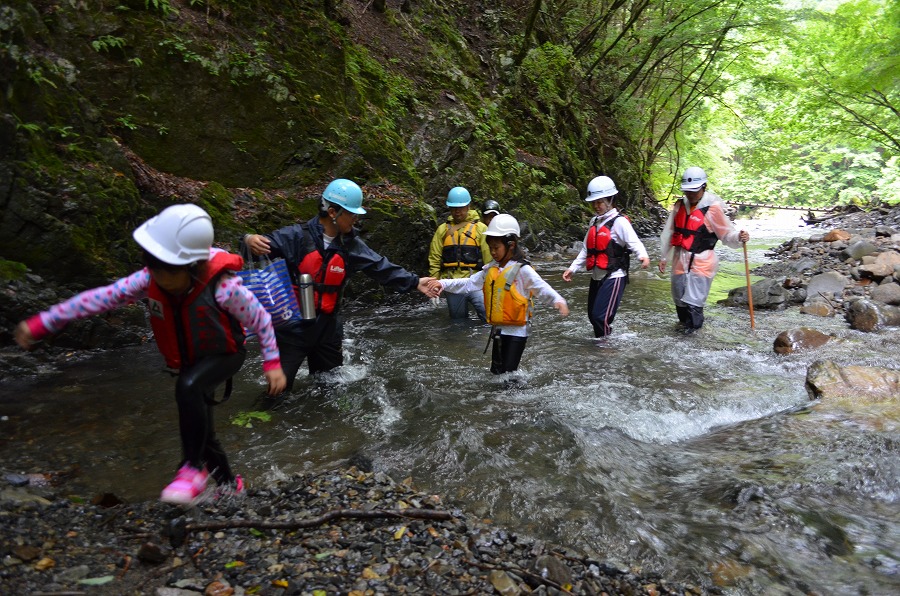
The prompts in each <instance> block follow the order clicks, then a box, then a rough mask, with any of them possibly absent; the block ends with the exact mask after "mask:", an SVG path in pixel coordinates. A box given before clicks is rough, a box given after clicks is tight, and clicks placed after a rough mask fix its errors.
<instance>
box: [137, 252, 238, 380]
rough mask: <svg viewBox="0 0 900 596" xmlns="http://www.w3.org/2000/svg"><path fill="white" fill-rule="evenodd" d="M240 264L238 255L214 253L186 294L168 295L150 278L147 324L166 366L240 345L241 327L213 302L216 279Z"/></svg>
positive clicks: (178, 365)
mask: <svg viewBox="0 0 900 596" xmlns="http://www.w3.org/2000/svg"><path fill="white" fill-rule="evenodd" d="M243 266H244V260H243V259H242V258H241V257H240V256H239V255H235V254H231V253H228V252H217V253H215V254H214V255H213V257H212V258H211V259H210V260H209V261H207V263H206V267H204V268H203V269H202V270H201V275H202V277H200V278H199V279H196V280H195V281H194V286H193V287H192V288H191V290H190V292H188V294H187V295H186V296H177V297H176V296H172V295H171V294H169V293H167V292H165V291H164V290H163V289H162V288H160V287H159V286H158V285H157V283H156V282H155V281H153V280H152V279H151V281H150V287H149V288H148V290H147V302H148V307H149V309H150V327H151V328H152V329H153V335H154V337H155V338H156V346H157V347H158V348H159V351H160V352H161V353H162V355H163V357H164V358H165V359H166V365H167V366H169V367H170V368H175V369H181V367H182V366H187V365H191V364H194V363H195V362H197V361H198V360H199V359H201V358H203V357H205V356H213V355H219V354H234V353H235V352H237V351H238V350H239V349H242V348H243V346H244V329H243V328H242V327H241V324H240V323H239V322H238V320H237V319H236V318H234V317H233V316H232V315H231V314H229V313H228V312H226V311H224V310H222V307H221V306H219V304H218V303H217V302H216V282H217V281H218V280H219V278H220V277H221V276H222V274H224V273H225V272H226V271H240V270H241V268H242V267H243Z"/></svg>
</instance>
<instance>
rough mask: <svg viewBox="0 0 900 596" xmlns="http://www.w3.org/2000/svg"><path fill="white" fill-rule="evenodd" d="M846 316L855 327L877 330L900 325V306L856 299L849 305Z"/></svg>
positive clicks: (861, 329) (862, 329) (860, 329)
mask: <svg viewBox="0 0 900 596" xmlns="http://www.w3.org/2000/svg"><path fill="white" fill-rule="evenodd" d="M845 318H846V319H847V322H848V323H850V327H851V328H853V329H858V330H859V331H877V330H878V329H881V328H882V327H897V326H900V307H898V306H889V305H887V304H879V303H877V302H874V301H872V300H866V299H861V300H854V301H853V302H851V303H850V305H849V306H848V307H847V310H846V314H845Z"/></svg>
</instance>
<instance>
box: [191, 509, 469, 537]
mask: <svg viewBox="0 0 900 596" xmlns="http://www.w3.org/2000/svg"><path fill="white" fill-rule="evenodd" d="M403 517H406V518H411V519H438V520H447V519H451V518H452V517H453V516H452V515H450V513H448V512H446V511H434V510H432V509H397V510H394V511H385V510H378V509H374V510H372V511H361V510H359V509H337V510H335V511H329V512H328V513H325V514H323V515H320V516H319V517H311V518H309V519H300V520H292V521H267V520H264V519H233V520H229V521H221V522H206V523H201V524H188V525H186V526H185V528H184V529H185V530H186V531H188V532H196V531H198V530H200V531H202V530H224V529H227V528H256V529H257V530H301V529H303V528H314V527H316V526H321V525H322V524H325V523H328V522H330V521H331V520H335V519H382V518H403Z"/></svg>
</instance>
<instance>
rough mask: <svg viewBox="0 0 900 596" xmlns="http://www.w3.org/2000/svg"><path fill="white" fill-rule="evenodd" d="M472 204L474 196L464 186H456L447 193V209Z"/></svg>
mask: <svg viewBox="0 0 900 596" xmlns="http://www.w3.org/2000/svg"><path fill="white" fill-rule="evenodd" d="M471 202H472V195H470V194H469V191H467V190H466V189H465V188H463V187H462V186H455V187H453V188H451V189H450V192H448V193H447V207H465V206H466V205H468V204H469V203H471Z"/></svg>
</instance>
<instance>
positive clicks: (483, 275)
mask: <svg viewBox="0 0 900 596" xmlns="http://www.w3.org/2000/svg"><path fill="white" fill-rule="evenodd" d="M520 233H521V232H520V229H519V222H518V221H516V218H515V217H513V216H512V215H508V214H506V213H501V214H500V215H497V216H496V217H494V219H493V220H491V225H489V226H488V229H487V231H486V232H485V233H484V234H485V236H487V243H488V246H489V247H490V250H491V256H492V257H493V260H492V261H491V262H490V263H488V264H487V265H485V266H484V268H483V269H482V270H481V271H479V272H478V273H476V274H475V275H473V276H471V277H467V278H460V279H442V280H440V281H439V283H440V285H441V289H442V290H446V291H447V292H458V293H465V292H473V291H481V292H482V294H483V296H484V305H485V309H486V310H487V321H488V323H490V324H491V325H493V326H494V327H493V328H492V329H491V337H492V338H493V341H494V348H493V351H492V353H491V372H492V373H493V374H495V375H499V374H502V373H507V372H513V371H515V370H516V369H518V368H519V362H520V361H521V360H522V353H523V352H524V351H525V342H526V341H528V334H529V332H530V328H531V316H532V307H533V301H532V297H533V296H537V297H538V298H540V299H541V301H542V302H544V303H546V304H548V305H553V308H555V309H556V310H558V311H559V314H561V315H562V316H566V315H568V314H569V306H568V304H566V300H565V298H563V297H562V296H560V295H559V293H558V292H557V291H556V290H554V289H553V288H551V287H550V284H548V283H547V282H546V281H544V280H543V279H542V278H541V276H540V275H538V273H537V271H535V270H534V267H532V266H531V265H530V264H529V263H528V261H526V260H525V253H524V251H523V250H522V249H521V247H520V246H519V235H520Z"/></svg>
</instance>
